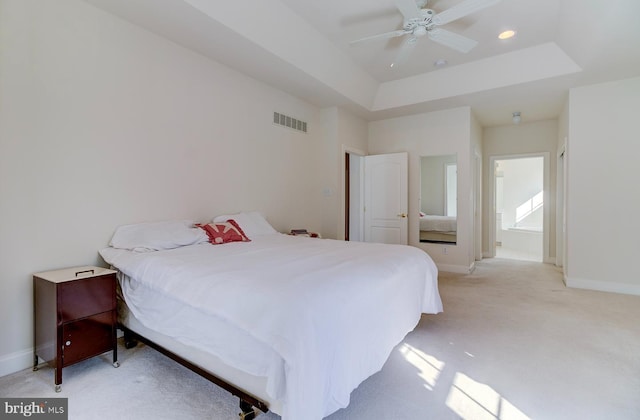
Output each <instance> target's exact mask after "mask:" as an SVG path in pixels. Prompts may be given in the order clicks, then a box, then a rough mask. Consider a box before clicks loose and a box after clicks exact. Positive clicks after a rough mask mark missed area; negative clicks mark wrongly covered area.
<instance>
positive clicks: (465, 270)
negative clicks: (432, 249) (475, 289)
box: [436, 262, 476, 274]
mask: <svg viewBox="0 0 640 420" xmlns="http://www.w3.org/2000/svg"><path fill="white" fill-rule="evenodd" d="M436 266H437V267H438V271H444V272H447V273H459V274H471V273H472V272H473V270H475V268H476V263H475V262H473V263H472V264H471V265H470V266H469V267H467V266H465V265H454V264H438V263H436Z"/></svg>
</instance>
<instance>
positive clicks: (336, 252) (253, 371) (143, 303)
mask: <svg viewBox="0 0 640 420" xmlns="http://www.w3.org/2000/svg"><path fill="white" fill-rule="evenodd" d="M223 221H224V222H226V223H228V222H231V221H233V222H234V226H233V228H234V229H235V227H237V228H238V229H236V233H238V235H236V237H241V239H236V240H232V241H228V242H227V241H226V240H221V241H218V242H217V243H216V242H215V241H214V239H213V238H212V236H211V235H209V232H208V231H207V232H206V233H207V235H209V236H207V235H204V236H203V235H202V231H203V230H204V229H202V228H198V227H195V228H194V227H192V226H191V225H190V223H189V221H181V222H180V223H181V224H182V225H179V226H177V227H176V226H173V230H174V231H175V232H173V234H172V235H169V236H171V237H170V238H169V239H167V238H166V237H164V238H162V239H161V240H159V241H158V240H157V238H155V239H154V240H153V241H155V242H160V243H161V245H160V246H149V243H148V242H149V240H148V238H149V237H150V236H151V237H152V236H153V235H147V236H146V239H144V240H142V241H140V240H138V239H136V240H129V239H131V236H136V235H131V234H130V233H131V232H128V233H127V234H125V235H120V238H119V239H118V233H119V230H117V231H116V234H115V235H114V238H112V241H111V246H110V247H109V248H106V249H103V250H101V251H100V254H101V256H102V257H103V258H104V260H105V261H106V262H107V263H108V264H109V265H111V266H112V267H114V268H115V269H117V270H118V278H119V283H120V288H121V296H122V299H121V302H119V313H118V317H119V322H120V325H121V328H122V329H123V330H124V331H125V335H128V336H133V337H137V338H139V339H142V340H143V341H144V342H146V343H148V344H151V345H153V346H154V347H155V348H157V349H159V350H161V351H163V352H164V353H165V354H168V355H170V356H172V357H173V358H174V359H176V360H178V361H180V362H181V363H183V364H185V365H186V366H187V367H190V368H191V369H193V370H194V371H196V372H198V373H200V374H201V375H203V376H205V377H208V378H209V379H211V380H213V381H214V382H216V383H218V384H219V385H222V386H224V387H225V388H227V389H228V390H230V391H231V392H233V393H234V394H236V395H238V396H240V398H241V407H242V410H243V412H244V413H245V414H250V415H251V416H252V414H251V413H252V411H251V410H249V408H250V406H254V407H257V408H258V409H260V410H261V411H267V410H270V411H273V412H275V413H277V414H280V415H281V416H282V418H283V419H284V420H293V419H300V418H305V419H321V418H323V417H325V416H328V415H329V414H331V413H333V412H335V411H337V410H338V409H340V408H343V407H346V406H347V405H348V404H349V397H350V393H351V391H352V390H354V389H355V388H356V387H357V386H358V385H359V384H360V383H361V382H362V381H364V380H365V379H366V378H367V377H369V376H371V375H372V374H374V373H375V372H377V371H379V370H380V369H381V368H382V366H383V365H384V363H385V361H386V359H387V358H388V356H389V354H390V353H391V351H392V350H393V348H394V347H395V346H396V345H397V344H398V343H399V342H400V341H401V340H402V339H403V338H404V336H405V335H406V334H407V333H408V332H410V331H411V330H413V328H414V327H415V326H416V325H417V323H418V321H419V320H420V317H421V314H422V313H438V312H441V311H442V302H441V300H440V296H439V293H438V285H437V269H436V267H435V264H434V263H433V261H432V260H431V258H430V257H429V256H428V255H427V254H426V253H425V252H423V251H422V250H419V249H418V248H414V247H409V246H402V245H384V244H370V243H358V242H345V241H336V240H330V239H316V238H307V237H299V236H290V235H285V234H280V233H277V232H276V231H275V230H273V228H271V227H270V225H268V223H267V222H266V220H264V218H262V216H261V215H260V214H258V213H255V212H251V213H241V214H236V215H223V216H219V217H218V218H216V219H214V222H213V223H211V224H210V225H214V226H216V222H217V226H220V225H219V224H220V223H224V222H223ZM131 226H133V225H131ZM136 226H138V225H136ZM180 226H183V230H185V232H186V230H188V231H189V232H190V234H192V235H193V238H191V239H186V238H187V237H188V236H189V235H187V234H185V232H182V234H184V236H185V238H179V239H176V237H177V236H179V235H178V234H177V233H176V232H178V231H180V229H179V227H180ZM162 229H163V228H162V227H161V228H158V227H157V226H155V227H154V228H153V229H152V230H153V231H154V234H155V235H156V236H163V235H164V236H167V235H165V232H161V231H162ZM125 230H126V229H125ZM134 230H135V229H134ZM165 230H166V231H172V229H165ZM231 230H233V229H231ZM240 233H241V234H240ZM138 236H140V235H138ZM122 237H124V238H126V239H127V240H129V241H128V243H126V242H127V240H125V241H122V240H120V239H122ZM116 239H118V240H116ZM245 239H246V240H245ZM153 241H152V242H153ZM123 242H125V244H124V245H123ZM145 242H146V243H145ZM165 242H166V243H165ZM214 243H215V245H214ZM155 245H157V244H155ZM156 248H157V249H156ZM247 418H250V417H247Z"/></svg>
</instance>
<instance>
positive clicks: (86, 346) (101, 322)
mask: <svg viewBox="0 0 640 420" xmlns="http://www.w3.org/2000/svg"><path fill="white" fill-rule="evenodd" d="M113 316H114V314H113V312H112V311H109V312H104V313H101V314H97V315H94V316H90V317H88V318H84V319H81V320H78V321H73V322H68V323H66V324H64V325H63V326H62V346H63V352H62V365H63V366H69V365H71V364H73V363H76V362H79V361H80V360H83V359H87V358H89V357H92V356H96V355H98V354H101V353H104V352H106V351H109V350H111V349H112V348H113Z"/></svg>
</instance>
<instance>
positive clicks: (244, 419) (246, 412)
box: [238, 400, 256, 420]
mask: <svg viewBox="0 0 640 420" xmlns="http://www.w3.org/2000/svg"><path fill="white" fill-rule="evenodd" d="M240 409H241V410H242V412H240V413H238V416H240V420H253V419H255V418H256V411H255V410H254V409H253V406H252V405H251V404H249V403H247V402H244V401H242V400H240Z"/></svg>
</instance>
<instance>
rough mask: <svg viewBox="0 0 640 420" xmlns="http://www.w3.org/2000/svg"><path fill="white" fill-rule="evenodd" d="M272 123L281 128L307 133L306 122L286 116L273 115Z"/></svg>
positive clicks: (277, 113)
mask: <svg viewBox="0 0 640 420" xmlns="http://www.w3.org/2000/svg"><path fill="white" fill-rule="evenodd" d="M273 123H274V124H278V125H281V126H283V127H287V128H291V129H294V130H297V131H302V132H303V133H306V132H307V123H306V121H301V120H299V119H297V118H293V117H290V116H288V115H284V114H281V113H279V112H274V113H273Z"/></svg>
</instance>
